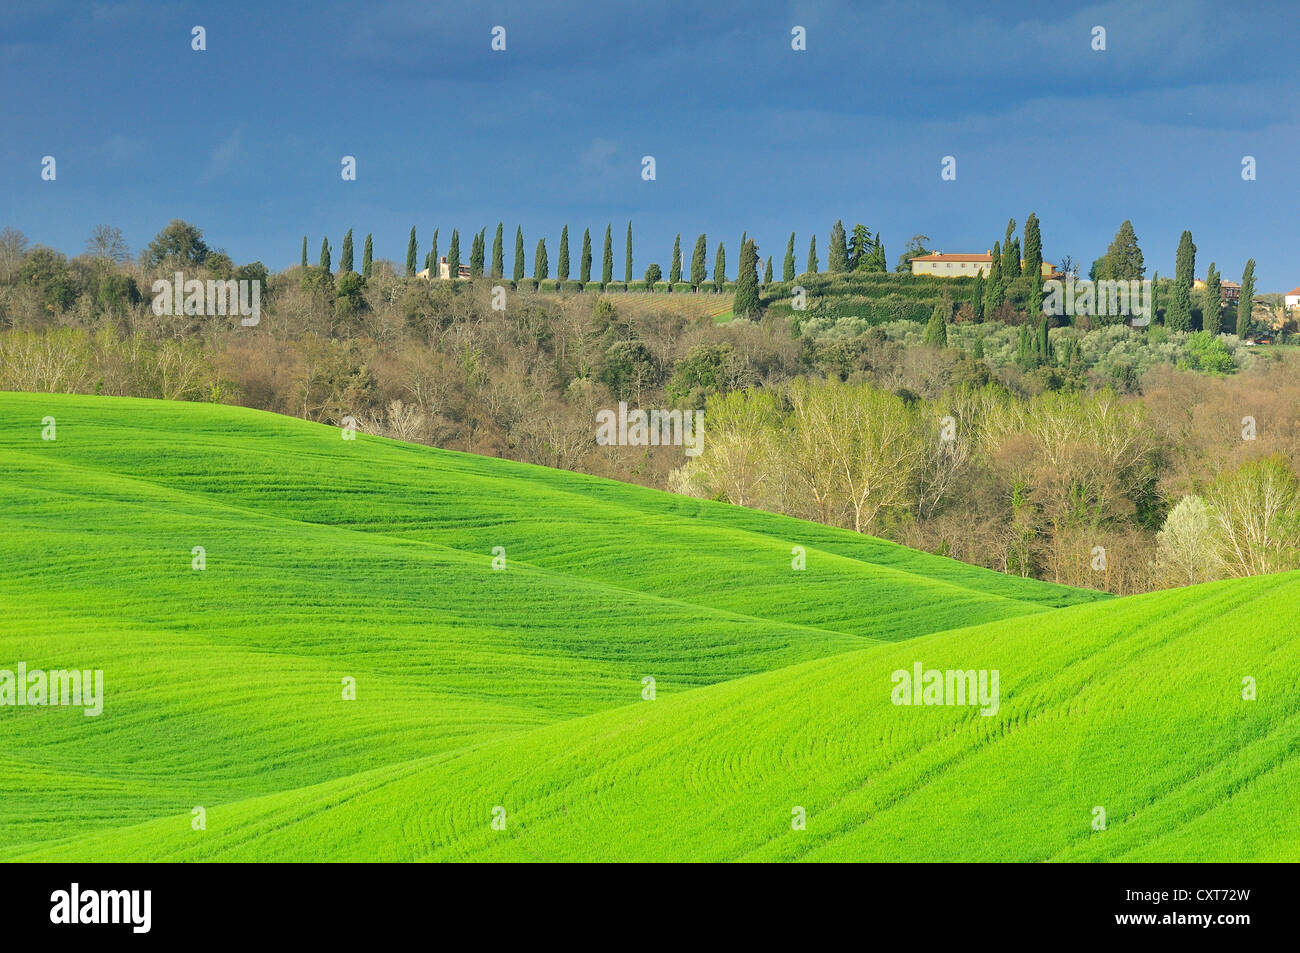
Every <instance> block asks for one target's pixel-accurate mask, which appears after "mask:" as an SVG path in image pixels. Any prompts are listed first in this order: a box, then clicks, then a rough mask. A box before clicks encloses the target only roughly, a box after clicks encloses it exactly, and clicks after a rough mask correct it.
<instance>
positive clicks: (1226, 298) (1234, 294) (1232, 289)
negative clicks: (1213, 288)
mask: <svg viewBox="0 0 1300 953" xmlns="http://www.w3.org/2000/svg"><path fill="white" fill-rule="evenodd" d="M1192 287H1193V288H1194V289H1195V290H1197V291H1200V290H1202V289H1203V288H1204V287H1205V279H1204V278H1197V279H1195V280H1194V281H1193V282H1192ZM1296 293H1297V294H1300V288H1297V289H1296ZM1219 297H1220V299H1221V300H1222V301H1223V303H1224V304H1236V303H1237V301H1238V300H1239V299H1240V298H1241V285H1240V284H1238V283H1237V282H1235V281H1224V282H1220V284H1219Z"/></svg>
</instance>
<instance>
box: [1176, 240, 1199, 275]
mask: <svg viewBox="0 0 1300 953" xmlns="http://www.w3.org/2000/svg"><path fill="white" fill-rule="evenodd" d="M1174 281H1176V282H1178V283H1180V284H1184V285H1186V286H1187V287H1188V288H1191V287H1192V283H1193V282H1195V281H1196V245H1195V244H1194V243H1193V242H1192V233H1191V232H1190V231H1186V230H1184V231H1183V234H1182V235H1181V236H1179V238H1178V257H1177V259H1176V265H1175V267H1174Z"/></svg>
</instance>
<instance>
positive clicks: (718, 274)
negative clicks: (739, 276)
mask: <svg viewBox="0 0 1300 953" xmlns="http://www.w3.org/2000/svg"><path fill="white" fill-rule="evenodd" d="M726 281H727V250H726V249H725V248H723V247H722V242H718V253H717V254H716V255H714V256H713V285H714V290H715V291H721V290H722V286H723V285H724V284H726Z"/></svg>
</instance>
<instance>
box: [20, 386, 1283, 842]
mask: <svg viewBox="0 0 1300 953" xmlns="http://www.w3.org/2000/svg"><path fill="white" fill-rule="evenodd" d="M47 416H50V417H53V418H55V420H56V422H57V439H56V440H53V441H46V440H43V439H42V419H43V418H45V417H47ZM706 452H707V450H706ZM0 504H2V507H3V508H2V510H0V512H2V513H3V517H2V519H3V523H2V524H0V527H2V529H3V532H2V533H0V566H3V567H4V571H3V572H2V573H0V612H2V613H3V620H4V621H3V623H0V670H3V669H10V670H12V669H14V668H15V667H16V666H17V665H18V663H20V662H25V663H26V664H27V666H28V668H29V669H34V668H46V669H57V668H79V669H102V670H103V672H104V695H105V698H104V710H103V714H102V715H100V716H99V717H95V718H88V717H86V716H85V715H84V713H83V712H82V710H81V709H79V708H62V707H12V706H9V707H0V768H3V770H2V771H0V858H3V859H37V860H53V859H75V860H117V859H122V860H127V859H131V860H136V859H138V860H207V859H215V860H244V859H257V860H275V859H286V860H287V859H304V860H310V859H317V860H322V859H375V860H379V859H385V860H387V859H399V860H424V859H432V860H444V859H449V860H461V859H491V860H505V859H513V860H536V859H545V860H552V859H558V860H569V859H575V860H576V859H620V860H621V859H710V860H724V859H726V860H730V859H753V860H758V859H809V860H818V859H835V860H842V859H896V860H925V859H987V860H1119V859H1122V860H1130V859H1132V860H1139V859H1189V860H1200V859H1224V860H1232V859H1292V860H1294V859H1300V821H1297V816H1296V814H1297V812H1296V811H1295V809H1294V806H1295V804H1296V803H1298V802H1300V768H1298V767H1297V755H1298V754H1300V636H1298V635H1297V629H1298V628H1300V625H1298V624H1297V623H1296V622H1295V621H1294V619H1295V608H1294V607H1295V605H1296V603H1297V601H1298V600H1300V574H1288V575H1284V576H1275V577H1260V578H1254V579H1248V580H1237V581H1230V582H1224V583H1214V584H1210V585H1207V586H1201V587H1197V588H1194V589H1187V590H1178V591H1171V592H1164V593H1156V594H1153V595H1149V596H1141V597H1135V598H1128V599H1122V600H1115V599H1109V598H1105V597H1102V596H1101V595H1100V594H1098V593H1093V592H1086V591H1080V590H1071V589H1066V588H1063V587H1059V586H1052V585H1049V584H1046V583H1041V582H1037V581H1034V580H1026V579H1019V578H1015V577H1008V576H1003V575H1000V574H997V573H992V572H988V571H986V570H983V569H979V568H976V567H972V566H968V565H965V564H962V563H958V562H954V561H952V560H948V559H943V558H940V557H937V556H931V555H927V554H924V553H919V552H916V551H912V550H908V549H905V548H903V547H900V546H897V545H894V544H891V543H887V542H884V541H881V540H877V539H874V538H870V537H864V536H859V535H856V534H853V533H850V532H846V531H842V530H837V529H832V528H829V527H825V526H820V525H816V524H810V523H805V522H801V521H798V520H792V519H789V518H786V517H781V516H776V515H772V514H766V513H760V512H755V511H751V510H746V509H742V508H738V507H732V506H728V505H725V504H720V503H714V502H708V501H701V500H694V499H688V498H684V497H678V496H673V495H669V494H664V493H659V492H656V491H653V490H648V489H644V488H640V487H635V486H627V485H623V484H618V483H613V482H610V481H607V480H600V479H596V478H592V477H586V476H582V475H579V474H573V473H567V472H563V471H555V470H548V469H544V468H539V467H532V466H528V465H524V464H517V463H511V462H508V461H502V460H495V459H490V458H485V457H476V456H470V455H466V454H458V453H453V452H449V451H442V450H435V449H430V448H427V447H419V446H413V445H407V444H402V443H398V442H395V441H390V440H384V439H381V438H375V437H370V436H367V435H364V434H359V435H358V436H357V439H356V440H355V441H347V440H343V439H341V435H340V431H339V430H337V429H334V428H328V427H324V426H320V425H316V424H310V423H306V422H303V421H299V420H295V419H291V418H286V417H280V416H275V415H272V414H266V413H261V412H256V411H251V410H245V409H241V408H231V407H217V406H211V405H200V404H181V403H168V402H160V401H144V400H130V399H116V398H96V397H80V396H50V395H42V394H0ZM196 546H202V547H204V549H205V551H206V566H205V568H204V569H203V571H195V570H194V569H193V568H192V564H191V561H192V559H193V556H192V555H191V552H192V549H193V548H194V547H196ZM796 546H798V547H803V548H804V550H805V551H806V559H807V568H806V569H805V570H803V571H794V570H792V568H791V559H792V555H791V550H792V547H796ZM494 547H503V548H504V552H505V559H506V569H505V570H504V571H497V570H495V569H494V568H493V549H494ZM915 662H922V663H924V665H925V667H926V668H939V669H948V668H954V669H962V670H966V669H996V670H998V671H999V673H1000V703H999V708H998V711H997V713H996V714H995V715H993V716H990V717H985V716H982V715H980V714H979V713H978V712H977V711H976V709H974V708H972V707H969V706H898V705H894V704H892V703H891V700H890V693H891V689H892V684H891V679H890V675H891V672H893V671H895V670H897V669H904V670H907V669H910V668H911V667H912V665H913V663H915ZM1245 676H1250V677H1252V678H1254V679H1255V680H1256V682H1257V685H1258V699H1257V700H1254V701H1246V700H1243V699H1242V697H1241V684H1242V678H1243V677H1245ZM647 677H651V678H653V679H654V680H655V697H654V699H653V700H646V699H644V698H643V694H642V693H643V679H645V678H647ZM345 678H351V679H355V684H356V699H355V700H345V699H344V698H343V697H342V695H343V692H342V683H343V680H344V679H345ZM196 806H202V807H203V808H204V809H205V811H206V829H205V830H194V829H193V826H192V823H191V820H192V810H193V809H194V808H195V807H196ZM1099 806H1100V807H1104V808H1105V811H1106V817H1107V827H1106V829H1105V830H1103V831H1095V830H1093V811H1094V808H1095V807H1099ZM497 808H500V809H502V811H503V812H504V817H505V824H504V829H496V828H494V826H493V823H492V822H493V817H494V811H495V809H497ZM795 808H802V809H803V810H804V812H805V813H806V818H807V824H806V829H803V830H794V829H792V824H791V818H792V811H793V810H794V809H795ZM496 814H497V815H498V816H499V815H500V814H501V811H496Z"/></svg>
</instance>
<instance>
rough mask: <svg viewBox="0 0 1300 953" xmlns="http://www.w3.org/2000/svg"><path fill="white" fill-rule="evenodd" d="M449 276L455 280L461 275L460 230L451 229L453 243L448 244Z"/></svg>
mask: <svg viewBox="0 0 1300 953" xmlns="http://www.w3.org/2000/svg"><path fill="white" fill-rule="evenodd" d="M447 277H448V278H450V279H452V280H453V281H454V280H455V279H457V278H459V277H460V231H459V230H458V229H455V228H453V229H452V230H451V244H449V245H448V246H447Z"/></svg>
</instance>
